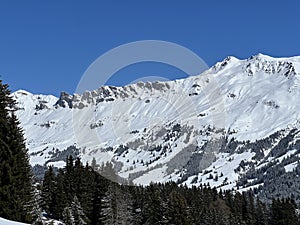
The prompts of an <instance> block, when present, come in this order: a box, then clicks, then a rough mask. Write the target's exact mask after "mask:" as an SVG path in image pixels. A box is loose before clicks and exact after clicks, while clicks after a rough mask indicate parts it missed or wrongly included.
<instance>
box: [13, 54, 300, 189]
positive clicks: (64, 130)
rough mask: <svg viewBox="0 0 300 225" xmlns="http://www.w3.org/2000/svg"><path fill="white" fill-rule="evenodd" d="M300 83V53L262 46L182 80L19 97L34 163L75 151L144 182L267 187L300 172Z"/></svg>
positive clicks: (59, 161) (60, 160)
mask: <svg viewBox="0 0 300 225" xmlns="http://www.w3.org/2000/svg"><path fill="white" fill-rule="evenodd" d="M299 84H300V57H292V58H272V57H269V56H265V55H262V54H259V55H256V56H252V57H250V58H248V59H245V60H239V59H237V58H235V57H228V58H226V59H225V60H224V61H222V62H219V63H217V64H216V65H215V66H213V67H212V68H210V69H209V70H207V71H205V72H204V73H202V74H200V75H198V76H193V77H189V78H186V79H182V80H175V81H169V82H147V83H142V82H140V83H137V84H132V85H128V86H125V87H112V86H104V87H100V88H99V89H97V90H94V91H86V92H85V93H83V94H81V95H79V94H74V95H69V94H67V93H62V94H61V96H60V98H57V97H55V96H51V95H34V94H31V93H29V92H27V91H23V90H20V91H17V92H15V93H13V97H14V98H15V99H16V101H17V103H18V104H17V107H18V109H17V116H18V118H19V119H20V121H21V125H22V126H23V128H24V132H25V137H26V141H27V146H28V148H29V153H30V162H31V164H32V165H33V166H34V165H54V166H57V167H61V166H63V165H64V160H65V158H66V156H67V155H68V154H73V155H74V156H80V157H81V158H82V159H83V161H85V162H90V163H91V162H92V160H93V158H95V159H96V162H97V164H99V165H100V164H101V163H105V162H107V161H109V162H112V163H113V164H114V168H115V170H116V171H117V173H118V175H119V176H120V177H123V178H126V179H129V180H130V181H132V182H133V183H135V184H149V183H150V182H151V181H154V182H167V181H170V180H173V181H177V182H179V183H185V184H187V185H192V184H194V185H200V184H201V183H202V184H207V183H209V184H210V185H211V186H216V187H222V188H224V189H231V188H238V187H243V188H244V189H247V188H249V187H252V188H253V187H260V189H261V188H265V187H266V186H268V185H271V184H270V183H266V182H267V181H268V180H269V179H273V177H276V178H277V179H279V177H281V176H287V174H288V176H292V178H293V179H294V178H295V177H293V176H296V175H297V171H298V161H299V154H300V141H299V139H300V138H299V137H300V134H299V127H300V123H299V118H300V101H299V99H300V87H299ZM299 167H300V166H299ZM299 170H300V168H299ZM278 171H279V172H278ZM277 173H279V175H280V176H279V175H278V174H277ZM272 176H273V177H272ZM297 176H298V175H297ZM287 179H288V178H287ZM295 179H296V178H295Z"/></svg>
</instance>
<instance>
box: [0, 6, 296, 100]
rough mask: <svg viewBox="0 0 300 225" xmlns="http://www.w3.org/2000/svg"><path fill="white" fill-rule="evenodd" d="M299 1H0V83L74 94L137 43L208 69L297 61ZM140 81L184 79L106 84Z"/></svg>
mask: <svg viewBox="0 0 300 225" xmlns="http://www.w3.org/2000/svg"><path fill="white" fill-rule="evenodd" d="M299 9H300V1H298V0H294V1H291V0H286V1H276V0H273V1H271V0H264V1H259V0H252V1H241V0H239V1H231V0H227V1H223V0H219V1H214V0H209V1H208V0H206V1H205V0H204V1H200V0H197V1H196V0H195V1H176V0H158V1H156V0H152V1H140V0H138V1H130V0H128V1H121V0H119V1H114V0H107V1H104V0H99V1H96V0H95V1H93V0H89V1H83V0H78V1H74V0H68V1H67V0H44V1H40V0H35V1H34V0H26V1H25V0H19V1H17V0H2V1H1V2H0V75H1V77H2V79H3V80H4V82H6V83H9V85H10V87H11V89H12V90H13V91H15V90H17V89H25V90H28V91H31V92H33V93H49V94H54V95H59V93H60V91H67V92H69V93H73V92H74V91H75V89H76V86H77V84H78V82H79V79H80V77H81V76H82V74H83V73H84V71H85V70H86V69H87V67H88V66H89V65H90V64H91V63H92V62H93V61H94V60H95V59H96V58H97V57H99V56H100V55H102V54H103V53H105V52H106V51H108V50H110V49H112V48H114V47H117V46H119V45H121V44H125V43H128V42H132V41H138V40H149V39H152V40H153V39H154V40H164V41H170V42H175V43H177V44H179V45H182V46H185V47H187V48H189V49H191V50H192V51H194V52H195V53H196V54H198V55H199V56H201V57H202V59H203V60H204V61H205V62H206V63H207V64H208V65H209V66H212V65H213V64H214V63H216V62H217V61H220V60H222V59H224V58H225V57H226V56H228V55H234V56H236V57H238V58H248V57H249V56H251V55H254V54H257V53H259V52H261V53H264V54H268V55H271V56H293V55H300V13H299ZM133 74H135V76H139V75H140V74H141V75H143V76H144V75H163V74H166V75H165V76H166V77H168V78H169V79H174V78H179V77H184V74H182V73H181V72H180V71H177V70H175V69H172V68H168V67H164V66H161V65H156V64H155V65H154V64H153V65H151V64H148V65H144V66H141V65H140V66H132V67H130V68H127V69H124V71H123V73H122V72H120V73H118V74H116V75H115V76H114V77H113V78H112V80H111V81H110V82H109V83H110V84H113V85H122V84H126V83H128V82H130V81H132V80H135V79H136V78H137V77H135V76H133V77H131V76H130V75H133Z"/></svg>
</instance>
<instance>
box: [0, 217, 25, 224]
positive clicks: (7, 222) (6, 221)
mask: <svg viewBox="0 0 300 225" xmlns="http://www.w3.org/2000/svg"><path fill="white" fill-rule="evenodd" d="M0 225H29V224H28V223H20V222H15V221H11V220H6V219H3V218H0Z"/></svg>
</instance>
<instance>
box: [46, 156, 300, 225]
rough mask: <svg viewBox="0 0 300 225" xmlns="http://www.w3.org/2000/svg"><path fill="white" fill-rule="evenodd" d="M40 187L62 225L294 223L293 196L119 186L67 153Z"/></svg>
mask: <svg viewBox="0 0 300 225" xmlns="http://www.w3.org/2000/svg"><path fill="white" fill-rule="evenodd" d="M40 189H41V206H42V208H43V210H45V212H46V213H47V215H48V216H49V217H51V218H55V219H57V220H61V221H63V222H64V223H65V224H66V225H73V224H74V225H75V224H76V225H77V224H78V225H79V224H92V225H102V224H103V225H104V224H105V225H106V224H107V225H108V224H110V225H114V224H124V225H142V224H143V225H154V224H157V225H163V224H172V225H202V224H203V225H204V224H215V225H227V224H228V225H229V224H230V225H235V224H245V225H246V224H247V225H252V224H253V225H267V224H272V225H273V224H274V225H277V224H289V225H294V224H295V225H296V224H299V223H300V221H299V216H298V214H297V204H296V203H295V202H294V201H293V199H290V198H287V199H280V200H279V199H274V200H273V202H272V204H271V205H266V204H265V203H263V202H261V201H260V200H259V199H258V198H256V197H255V195H254V193H252V192H251V191H249V192H243V193H240V192H235V193H234V192H233V191H229V190H228V191H221V190H219V191H218V190H217V189H215V188H211V187H209V186H205V185H204V186H199V187H195V186H194V187H191V188H188V187H187V186H183V185H181V186H178V185H177V184H176V183H174V182H168V183H165V184H160V183H152V184H150V185H149V186H128V185H119V184H117V183H114V182H111V181H110V180H108V179H106V178H104V177H103V176H101V175H100V174H99V173H98V172H95V171H94V170H93V169H92V167H91V166H89V165H85V166H84V165H83V164H82V162H81V161H80V159H79V158H77V159H75V160H74V159H73V158H72V157H68V159H67V163H66V166H65V168H63V169H60V170H59V171H58V173H57V174H55V173H54V171H53V168H52V167H50V168H49V170H48V171H47V172H46V174H45V177H44V180H43V183H42V185H41V187H40Z"/></svg>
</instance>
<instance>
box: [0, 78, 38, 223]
mask: <svg viewBox="0 0 300 225" xmlns="http://www.w3.org/2000/svg"><path fill="white" fill-rule="evenodd" d="M15 108H16V103H15V101H14V100H13V99H12V97H11V96H10V91H9V89H8V85H5V84H2V81H0V162H1V163H0V217H4V218H7V219H11V220H17V221H23V222H30V221H31V215H30V212H31V209H30V204H29V203H30V202H32V196H33V193H32V175H31V168H30V165H29V158H28V154H27V149H26V146H25V140H24V137H23V131H22V129H21V128H20V126H19V125H20V124H19V121H18V119H17V117H16V116H15V114H14V111H15Z"/></svg>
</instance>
